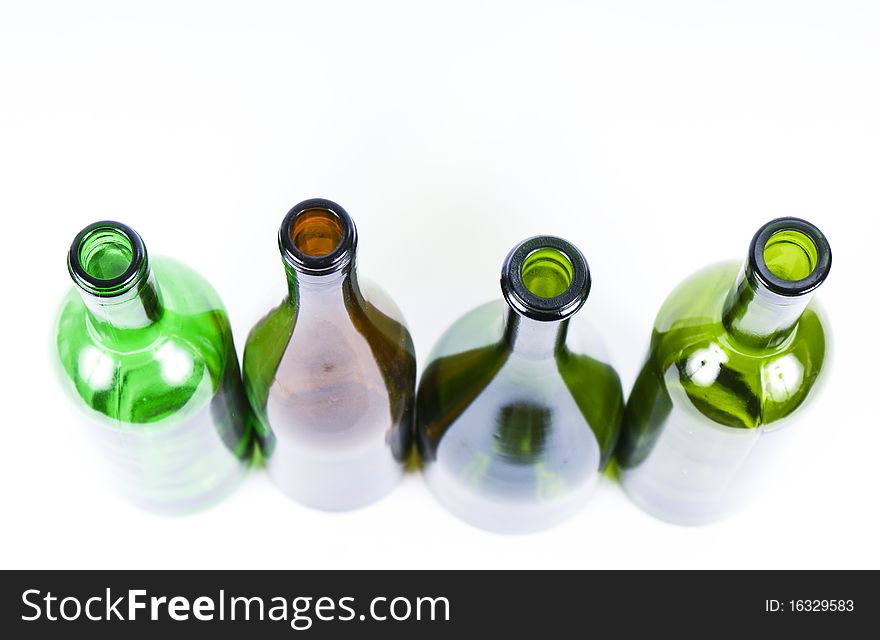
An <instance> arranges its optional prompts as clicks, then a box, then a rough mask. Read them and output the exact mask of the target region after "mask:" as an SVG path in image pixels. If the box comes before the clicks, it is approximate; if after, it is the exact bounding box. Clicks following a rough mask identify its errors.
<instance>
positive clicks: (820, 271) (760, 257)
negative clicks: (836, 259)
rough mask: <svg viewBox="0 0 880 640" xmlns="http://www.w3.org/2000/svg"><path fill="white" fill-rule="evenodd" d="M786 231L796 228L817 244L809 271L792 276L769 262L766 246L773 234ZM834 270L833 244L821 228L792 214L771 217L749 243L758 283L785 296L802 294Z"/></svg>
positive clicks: (809, 290)
mask: <svg viewBox="0 0 880 640" xmlns="http://www.w3.org/2000/svg"><path fill="white" fill-rule="evenodd" d="M784 231H795V232H799V233H801V234H803V235H804V236H806V237H807V238H808V239H809V241H810V242H812V244H813V247H814V248H815V264H814V265H813V268H812V270H811V271H810V273H809V274H808V275H806V276H805V277H803V278H799V279H797V280H788V279H786V278H782V277H780V276H778V275H777V274H775V273H774V272H773V270H772V269H771V268H770V266H769V265H768V264H767V260H766V257H765V248H766V247H767V244H768V242H769V241H770V239H771V238H773V237H774V236H776V235H777V234H779V233H780V232H784ZM830 270H831V246H830V245H829V244H828V240H827V239H826V238H825V234H823V233H822V232H821V231H820V230H819V228H818V227H817V226H816V225H814V224H812V223H811V222H808V221H806V220H803V219H802V218H795V217H792V216H787V217H782V218H776V219H774V220H771V221H770V222H768V223H767V224H765V225H764V226H762V227H761V228H760V229H758V231H757V233H755V235H754V237H753V238H752V241H751V244H750V245H749V272H750V275H751V276H752V278H753V280H754V281H756V284H758V285H760V286H762V287H764V288H766V289H767V290H769V291H771V292H773V293H775V294H777V295H781V296H787V297H792V296H801V295H804V294H806V293H810V292H811V291H814V290H815V289H816V288H817V287H818V286H819V285H821V284H822V283H823V282H824V281H825V278H827V277H828V273H829V272H830Z"/></svg>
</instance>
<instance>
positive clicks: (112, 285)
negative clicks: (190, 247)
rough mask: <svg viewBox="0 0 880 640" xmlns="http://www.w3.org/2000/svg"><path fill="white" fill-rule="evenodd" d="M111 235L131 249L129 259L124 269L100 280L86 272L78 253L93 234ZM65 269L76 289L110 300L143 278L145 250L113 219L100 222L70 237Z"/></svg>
mask: <svg viewBox="0 0 880 640" xmlns="http://www.w3.org/2000/svg"><path fill="white" fill-rule="evenodd" d="M105 231H109V232H113V233H116V234H119V235H122V236H124V237H125V238H126V240H127V241H128V245H129V247H130V248H131V260H130V262H129V264H128V266H127V267H126V268H125V270H124V271H123V272H122V273H120V274H119V275H117V276H114V277H112V278H100V277H98V276H96V275H94V274H92V273H89V271H88V270H87V269H86V267H85V265H84V264H83V259H82V251H83V249H84V248H85V247H86V245H87V244H88V242H89V240H90V239H92V238H93V237H94V236H95V235H96V234H98V233H100V232H105ZM67 270H68V272H69V273H70V277H71V278H72V279H73V282H74V284H76V285H77V286H78V287H79V288H80V289H82V290H83V291H85V292H86V293H89V294H91V295H93V296H97V297H101V298H105V297H106V298H111V297H116V296H119V295H121V294H123V293H125V292H127V291H129V290H130V289H131V288H132V287H134V286H136V285H137V283H138V282H140V281H141V280H142V279H143V276H144V274H145V273H146V272H147V270H148V257H147V249H146V246H145V245H144V241H143V239H142V238H141V237H140V235H139V234H138V233H137V232H136V231H135V230H134V229H132V228H131V227H129V226H128V225H126V224H123V223H122V222H117V221H115V220H100V221H98V222H93V223H92V224H90V225H88V226H86V227H84V228H83V229H82V230H81V231H80V232H79V233H77V234H76V236H75V237H74V238H73V242H72V243H71V245H70V250H69V251H68V254H67Z"/></svg>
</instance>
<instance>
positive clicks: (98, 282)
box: [67, 220, 162, 339]
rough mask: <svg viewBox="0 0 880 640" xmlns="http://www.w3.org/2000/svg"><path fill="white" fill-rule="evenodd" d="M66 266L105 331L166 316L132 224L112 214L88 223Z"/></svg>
mask: <svg viewBox="0 0 880 640" xmlns="http://www.w3.org/2000/svg"><path fill="white" fill-rule="evenodd" d="M67 266H68V271H69V272H70V276H71V278H72V279H73V282H74V284H75V285H76V287H77V290H78V291H79V294H80V296H81V297H82V300H83V302H84V303H85V306H86V309H87V310H88V321H89V324H90V326H91V327H92V328H93V329H94V331H95V332H97V333H98V334H99V335H100V336H101V337H104V338H109V339H114V338H118V337H122V336H123V334H125V335H131V334H132V332H136V331H140V330H143V329H145V328H146V327H149V326H151V325H153V324H155V323H156V322H157V321H158V320H159V319H160V318H161V317H162V302H161V296H160V294H159V288H158V286H157V284H156V279H155V276H154V275H153V273H152V270H151V269H150V261H149V257H148V255H147V249H146V247H145V246H144V243H143V240H142V239H141V237H140V236H139V235H138V234H137V233H136V232H135V231H134V230H133V229H131V228H130V227H128V226H126V225H124V224H122V223H120V222H114V221H112V220H105V221H102V222H96V223H94V224H90V225H89V226H87V227H86V228H84V229H83V230H82V231H80V232H79V233H78V234H77V236H76V237H75V238H74V240H73V243H72V244H71V247H70V252H69V253H68V258H67Z"/></svg>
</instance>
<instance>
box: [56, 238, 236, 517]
mask: <svg viewBox="0 0 880 640" xmlns="http://www.w3.org/2000/svg"><path fill="white" fill-rule="evenodd" d="M67 264H68V270H69V272H70V276H71V277H72V278H73V282H74V284H75V285H76V286H75V288H74V289H73V290H71V292H70V293H69V295H68V296H67V297H66V298H65V300H64V303H63V305H62V308H61V313H60V315H59V319H58V325H57V333H56V346H57V354H58V358H59V359H60V364H61V371H62V380H63V384H64V385H65V386H66V387H67V388H68V389H69V391H70V393H71V395H72V396H73V397H74V398H75V400H76V403H77V404H78V405H79V406H80V407H81V408H82V409H83V410H84V411H85V413H86V414H87V415H88V416H89V417H90V418H91V419H92V422H93V423H94V424H95V425H96V426H97V429H96V432H97V436H98V439H99V440H100V441H101V442H102V445H103V447H104V449H105V453H106V455H107V457H108V458H109V460H110V462H111V464H110V468H111V471H112V472H114V473H113V477H114V478H115V481H116V482H117V484H118V486H119V488H120V489H121V490H122V491H123V492H124V493H126V494H127V495H128V496H129V497H130V498H132V499H133V500H134V501H135V502H137V503H139V504H141V505H142V506H145V507H147V508H151V509H155V510H158V511H163V512H185V511H190V510H193V509H197V508H199V507H203V506H206V505H207V504H210V503H212V502H214V501H216V500H217V499H219V498H220V497H222V496H223V495H225V494H226V493H227V492H228V491H229V490H231V489H232V488H233V487H234V486H235V485H236V484H237V483H238V481H239V480H240V479H241V477H242V476H243V474H244V472H245V470H246V468H247V464H248V461H249V459H250V455H251V452H252V449H253V446H252V445H253V437H252V432H253V423H252V417H251V412H250V408H249V406H248V403H247V398H246V397H245V395H244V389H243V387H242V383H241V376H240V369H239V366H238V358H237V356H236V354H235V347H234V345H233V342H232V332H231V331H230V327H229V319H228V317H227V315H226V311H225V310H224V308H223V304H222V303H221V302H220V299H219V297H218V296H217V294H216V293H215V291H214V290H213V289H212V288H211V286H210V285H209V284H208V283H207V282H206V281H205V280H203V279H202V278H201V276H199V275H198V274H196V273H195V272H194V271H192V270H191V269H189V268H188V267H186V266H184V265H182V264H180V263H178V262H175V261H173V260H170V259H168V258H162V257H148V255H147V250H146V247H145V246H144V243H143V241H142V240H141V237H140V236H139V235H138V234H137V233H135V231H134V230H132V229H131V228H129V227H127V226H126V225H124V224H121V223H119V222H111V221H104V222H96V223H94V224H91V225H89V226H87V227H86V228H85V229H83V230H82V231H81V232H80V233H79V234H78V235H77V236H76V238H75V239H74V241H73V244H72V245H71V247H70V252H69V254H68V262H67Z"/></svg>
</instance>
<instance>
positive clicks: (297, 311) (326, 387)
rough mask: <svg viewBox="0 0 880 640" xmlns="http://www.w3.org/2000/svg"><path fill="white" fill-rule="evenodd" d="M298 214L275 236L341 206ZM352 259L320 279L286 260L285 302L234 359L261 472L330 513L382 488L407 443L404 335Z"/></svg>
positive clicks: (393, 311)
mask: <svg viewBox="0 0 880 640" xmlns="http://www.w3.org/2000/svg"><path fill="white" fill-rule="evenodd" d="M298 207H299V208H297V207H295V208H294V210H296V211H297V213H296V214H295V215H293V216H291V214H289V217H290V219H287V218H286V219H285V223H283V224H282V227H283V229H284V231H283V233H282V236H283V237H284V238H287V239H290V238H291V234H290V229H291V228H292V227H291V225H295V224H296V220H294V218H297V216H299V215H307V214H308V212H310V211H319V214H315V215H327V216H329V215H331V214H333V215H336V213H335V212H337V211H342V210H341V208H340V207H339V206H338V205H335V204H334V203H329V201H323V200H322V201H306V202H305V203H301V205H298ZM292 211H293V210H292ZM320 212H323V213H320ZM343 213H344V212H343ZM345 215H346V217H347V214H345ZM312 222H315V220H312V221H311V222H310V224H311V223H312ZM317 222H321V220H320V219H318V220H317ZM321 224H323V222H321ZM345 224H351V225H352V229H353V223H351V222H350V219H346V220H345ZM317 232H321V233H323V230H322V229H320V228H319V229H318V231H317ZM339 242H340V240H338V239H337V240H334V241H333V242H331V243H330V244H334V243H335V244H338V243H339ZM295 248H296V247H295ZM308 248H309V247H308V246H307V245H303V247H302V248H296V250H297V251H300V252H302V251H303V250H305V249H308ZM351 253H352V255H351V258H350V260H348V261H346V262H345V264H344V265H343V266H342V267H341V268H339V269H338V270H334V271H331V272H328V273H322V274H310V273H307V272H303V271H297V270H296V269H294V268H292V267H290V265H287V264H286V267H287V273H288V285H289V287H288V295H287V297H286V298H285V299H284V300H283V301H282V303H281V304H280V305H279V306H278V307H276V308H275V309H273V310H272V311H271V312H270V313H269V314H268V315H267V316H265V317H264V318H263V319H262V320H260V321H259V322H258V323H257V324H256V325H255V326H254V328H253V329H252V330H251V333H250V335H249V336H248V341H247V345H246V347H245V356H244V381H245V388H246V390H247V394H248V398H249V400H250V402H251V405H252V406H253V408H254V411H255V413H256V415H257V419H258V424H259V427H258V431H259V434H260V439H261V442H262V446H263V453H264V456H265V460H266V468H267V470H268V472H269V475H270V476H271V478H272V479H273V481H274V482H275V483H276V484H277V485H278V486H279V488H280V489H281V490H282V491H283V492H284V493H286V494H287V495H289V496H290V497H292V498H294V499H295V500H297V501H299V502H301V503H303V504H306V505H308V506H311V507H314V508H318V509H324V510H331V511H336V510H347V509H354V508H357V507H360V506H363V505H365V504H368V503H370V502H373V501H374V500H377V499H378V498H380V497H381V496H383V495H384V494H386V493H387V492H388V491H390V490H391V488H392V487H393V486H394V485H395V484H396V483H397V482H398V481H399V479H400V478H401V476H402V474H403V467H404V463H405V458H406V456H407V453H408V451H409V448H410V444H411V441H412V420H413V405H414V402H413V400H414V395H415V374H416V368H415V349H414V346H413V342H412V338H411V337H410V334H409V331H408V330H407V328H406V324H405V322H404V320H403V317H402V315H401V313H400V311H399V310H398V309H397V307H396V306H395V305H394V303H393V302H392V301H391V300H390V298H388V296H387V295H385V294H384V293H382V292H381V290H380V289H378V287H376V286H375V285H372V284H371V283H368V282H366V283H363V282H361V281H360V279H359V277H358V274H357V269H356V268H355V264H354V260H353V247H352V252H351ZM316 257H317V258H320V257H321V256H316ZM308 258H309V256H308V255H306V259H308Z"/></svg>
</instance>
